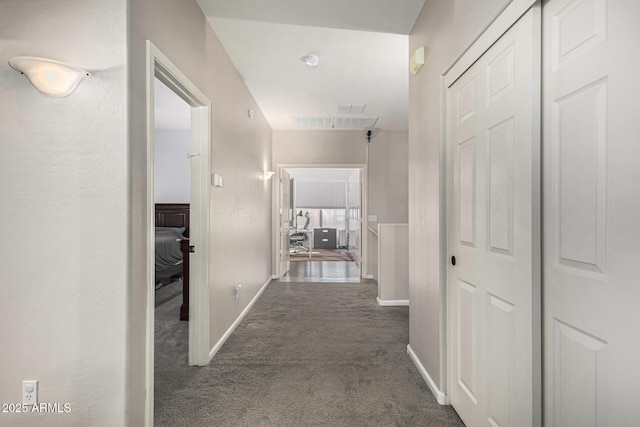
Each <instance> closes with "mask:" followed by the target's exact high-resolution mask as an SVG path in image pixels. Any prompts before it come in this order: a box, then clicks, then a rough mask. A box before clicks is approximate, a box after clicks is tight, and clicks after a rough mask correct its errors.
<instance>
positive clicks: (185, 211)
mask: <svg viewBox="0 0 640 427" xmlns="http://www.w3.org/2000/svg"><path fill="white" fill-rule="evenodd" d="M155 218H156V227H184V228H185V232H184V236H185V237H189V203H156V214H155Z"/></svg>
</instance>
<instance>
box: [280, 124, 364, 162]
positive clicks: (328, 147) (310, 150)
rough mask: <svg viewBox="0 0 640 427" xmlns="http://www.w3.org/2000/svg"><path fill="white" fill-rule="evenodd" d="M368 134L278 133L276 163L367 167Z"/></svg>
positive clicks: (333, 131)
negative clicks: (364, 165) (357, 165)
mask: <svg viewBox="0 0 640 427" xmlns="http://www.w3.org/2000/svg"><path fill="white" fill-rule="evenodd" d="M365 146H366V138H365V131H340V130H274V131H273V164H274V165H283V164H323V165H342V164H347V165H348V164H351V165H353V164H364V163H365V161H366V148H365Z"/></svg>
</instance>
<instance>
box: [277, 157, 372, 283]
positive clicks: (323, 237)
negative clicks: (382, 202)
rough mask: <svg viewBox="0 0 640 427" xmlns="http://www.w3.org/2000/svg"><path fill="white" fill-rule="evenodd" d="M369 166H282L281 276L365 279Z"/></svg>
mask: <svg viewBox="0 0 640 427" xmlns="http://www.w3.org/2000/svg"><path fill="white" fill-rule="evenodd" d="M363 171H364V168H362V167H360V166H359V165H356V166H344V167H328V166H313V167H300V166H298V165H296V166H281V167H279V171H278V172H279V177H280V182H279V186H278V188H279V194H278V197H277V198H276V200H277V201H278V202H279V206H278V211H277V212H279V213H280V215H278V220H277V221H276V222H277V223H278V227H279V230H278V234H279V236H280V238H279V239H276V240H278V242H277V243H279V247H278V248H277V250H276V254H278V255H279V260H278V263H277V266H278V268H279V269H278V277H279V278H280V280H281V281H298V282H299V281H306V282H360V279H361V276H362V271H363V270H362V264H363V259H364V258H363V256H362V255H363V254H362V247H363V243H362V240H363V233H362V215H363V213H362V206H363V205H364V204H363V199H364V197H365V195H364V194H363V191H362V189H363V188H364V186H363V185H362V182H363V180H364V174H363Z"/></svg>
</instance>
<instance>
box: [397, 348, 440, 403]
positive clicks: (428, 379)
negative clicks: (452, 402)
mask: <svg viewBox="0 0 640 427" xmlns="http://www.w3.org/2000/svg"><path fill="white" fill-rule="evenodd" d="M407 353H408V354H409V357H411V360H413V363H414V364H415V365H416V367H417V368H418V371H419V372H420V375H422V378H424V380H425V381H426V382H427V385H428V386H429V388H430V389H431V393H433V395H434V396H435V398H436V400H437V401H438V403H439V404H440V405H448V404H449V402H447V395H446V394H444V393H443V392H442V391H440V389H438V387H437V386H436V383H435V382H434V381H433V379H432V378H431V376H430V375H429V373H428V372H427V370H426V369H425V367H424V366H423V365H422V363H421V362H420V359H418V356H417V355H416V353H415V352H414V351H413V349H412V348H411V344H408V345H407Z"/></svg>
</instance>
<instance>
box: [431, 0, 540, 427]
mask: <svg viewBox="0 0 640 427" xmlns="http://www.w3.org/2000/svg"><path fill="white" fill-rule="evenodd" d="M536 4H537V6H536V7H538V8H541V6H540V1H539V0H513V1H512V2H511V3H510V4H509V5H508V6H507V7H506V8H505V9H504V10H503V11H502V12H501V13H500V14H499V15H498V16H497V17H496V19H495V20H494V21H493V22H492V23H491V24H490V25H489V26H488V27H487V28H486V30H485V31H484V32H483V33H482V34H481V35H480V36H479V37H478V38H477V39H476V40H475V41H474V42H473V43H472V44H471V45H470V46H469V47H468V48H467V49H466V50H465V51H464V52H463V53H462V54H461V55H460V56H459V57H458V58H457V59H456V60H455V61H454V62H453V64H451V65H450V66H449V67H447V68H446V69H445V70H444V71H443V73H442V75H441V88H440V100H441V108H442V111H443V114H442V115H441V130H440V135H441V141H440V147H441V150H440V206H441V209H440V213H441V218H442V219H443V220H442V221H441V223H440V235H441V236H442V237H443V238H442V239H441V244H440V249H441V257H440V272H441V275H440V277H441V278H442V279H441V282H440V294H441V300H440V372H439V374H440V384H441V389H440V391H442V392H443V393H444V401H445V402H446V404H449V403H450V396H449V390H450V388H451V381H452V378H451V375H450V366H449V360H450V357H451V355H450V351H449V350H450V348H449V344H448V343H449V341H450V339H451V330H450V322H449V304H450V301H449V274H448V272H449V268H448V265H449V264H448V263H449V257H450V256H451V253H450V248H449V241H450V231H449V225H450V218H451V215H452V213H453V211H452V203H453V200H452V196H453V195H452V194H451V188H450V183H449V170H448V168H449V163H448V162H449V159H448V157H449V156H448V138H449V135H448V132H447V113H446V112H447V89H448V88H449V87H450V86H451V85H453V84H454V83H455V82H456V80H458V79H459V78H460V77H461V76H462V75H463V74H464V73H465V72H466V71H467V70H468V69H469V68H470V67H471V66H472V65H473V64H474V63H475V62H476V61H477V60H478V59H479V58H480V57H481V56H482V55H483V54H484V53H485V52H486V51H487V50H488V49H489V48H490V47H491V46H492V45H493V44H494V43H495V42H496V41H497V40H498V39H499V38H500V37H502V35H503V34H505V33H506V32H507V31H508V30H509V29H510V28H511V27H512V26H513V25H514V24H515V23H516V22H517V21H518V20H519V19H520V18H521V17H522V16H523V15H524V14H525V13H527V11H529V10H530V9H531V8H532V7H533V6H534V5H536ZM538 14H540V11H538ZM536 43H538V44H539V45H540V43H541V40H540V39H538V40H537V41H536ZM540 51H541V49H540V46H538V49H537V52H540ZM537 60H538V64H541V58H540V57H538V58H537ZM533 72H534V75H535V76H537V78H536V79H535V81H536V82H537V85H538V87H537V90H536V88H534V93H536V92H537V93H539V94H541V82H540V76H541V66H539V67H537V69H534V70H533ZM536 102H537V105H534V106H533V111H535V112H536V113H535V114H536V116H537V117H534V123H540V114H541V108H542V106H541V96H540V97H538V98H537V100H536ZM534 131H535V132H536V135H534V138H537V140H538V141H541V139H540V138H541V129H540V128H535V129H534ZM532 155H533V156H537V157H538V159H537V161H538V164H540V153H539V152H537V153H532ZM534 173H535V174H537V179H534V182H538V184H540V183H541V177H540V170H535V171H534ZM532 191H533V193H534V194H536V193H537V198H538V200H541V197H540V196H541V194H540V192H541V188H540V186H539V187H538V188H534V189H532ZM532 221H533V223H534V225H535V226H534V229H533V230H532V232H533V236H534V237H535V236H538V237H541V232H542V229H541V210H540V209H538V210H534V212H532ZM534 242H535V244H534V246H535V247H534V248H532V249H533V254H534V258H533V259H534V262H533V265H532V271H533V274H534V278H533V280H534V283H538V284H541V272H542V266H541V246H540V243H541V242H540V238H538V239H534ZM536 245H537V246H536ZM533 313H534V319H533V322H534V325H535V326H536V327H537V328H536V330H535V331H534V337H533V339H534V349H537V350H538V351H539V353H540V354H539V357H537V358H536V357H534V359H533V365H534V366H533V367H534V396H536V399H537V401H536V402H532V406H533V409H534V410H533V416H534V420H533V423H532V425H534V426H536V425H537V426H539V425H541V422H542V420H541V414H542V409H541V408H542V399H541V393H542V366H541V362H542V337H541V333H542V330H541V322H542V320H541V314H542V303H541V289H538V293H537V295H536V296H535V298H534V307H533Z"/></svg>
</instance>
